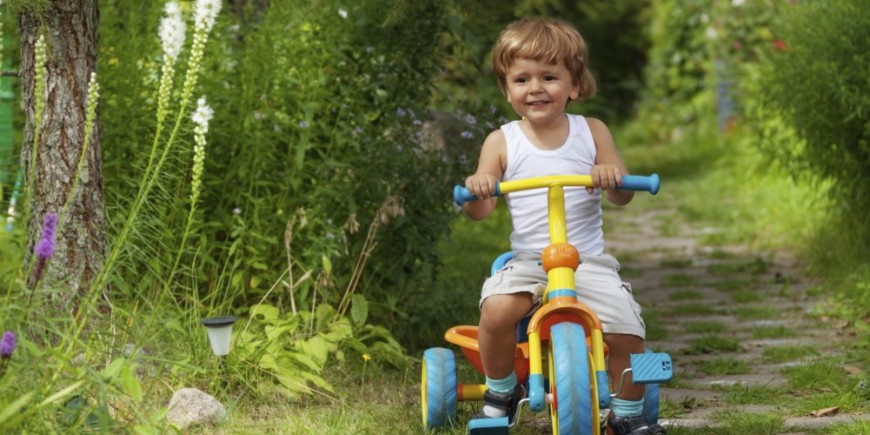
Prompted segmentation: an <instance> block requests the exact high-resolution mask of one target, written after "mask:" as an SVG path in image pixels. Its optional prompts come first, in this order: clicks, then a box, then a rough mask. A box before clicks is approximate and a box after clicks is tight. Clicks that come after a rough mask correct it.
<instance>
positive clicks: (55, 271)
mask: <svg viewBox="0 0 870 435" xmlns="http://www.w3.org/2000/svg"><path fill="white" fill-rule="evenodd" d="M98 18H99V8H98V7H97V0H51V1H50V6H48V7H47V8H46V9H45V10H44V11H43V12H42V13H41V14H39V13H38V12H35V11H24V12H22V13H21V14H20V15H19V16H18V24H19V26H18V31H19V34H20V36H21V70H20V71H21V78H22V96H23V106H24V107H23V109H24V111H25V114H26V118H27V123H26V126H25V131H24V144H23V147H22V153H21V160H22V166H23V168H24V169H25V170H24V173H25V174H27V176H28V178H27V179H26V181H27V183H26V185H27V186H32V190H31V191H30V195H29V207H28V208H29V221H28V222H27V228H28V229H27V245H26V246H27V253H28V254H27V255H26V256H25V270H31V271H32V270H34V269H35V268H34V267H31V265H32V264H35V263H34V261H35V260H36V259H35V257H34V256H33V248H34V246H35V245H36V244H37V242H38V241H39V238H40V235H41V231H42V222H43V218H44V216H45V215H46V214H47V213H57V214H58V232H57V234H56V245H55V251H54V255H53V256H52V257H51V258H50V259H49V260H48V262H47V264H46V267H45V269H44V272H43V274H42V278H41V280H39V281H38V282H37V280H36V279H35V278H34V276H30V277H28V286H29V287H30V288H34V287H38V288H45V289H51V290H53V291H52V292H51V293H50V294H51V295H52V303H51V305H53V308H54V309H56V310H58V311H59V313H58V314H63V313H70V312H73V311H75V310H76V309H77V307H78V299H79V296H81V294H82V293H83V292H84V291H85V290H87V289H88V287H89V284H90V282H91V281H92V280H93V278H94V277H95V276H96V274H97V273H98V272H99V270H100V268H101V267H102V265H103V261H104V260H105V248H106V216H105V211H104V209H103V185H102V183H103V177H102V161H101V159H100V155H101V152H100V129H99V122H98V120H99V116H97V118H96V119H95V121H94V126H93V130H92V132H91V137H90V139H89V141H88V148H87V150H86V151H85V150H84V144H85V116H86V113H87V112H86V109H87V108H86V106H87V92H88V81H89V79H90V75H91V72H93V71H95V70H96V66H97V22H98ZM40 26H42V27H40ZM40 34H42V35H44V37H45V42H46V47H47V49H46V52H47V58H48V60H47V62H46V64H45V65H34V63H35V56H34V45H35V44H36V41H37V40H38V38H39V35H40ZM36 68H45V77H46V86H45V94H44V95H33V93H34V83H35V80H34V78H35V72H36ZM37 98H43V99H44V101H45V109H44V112H43V114H42V127H41V129H40V134H39V144H38V145H37V147H36V150H37V151H36V163H35V164H34V165H33V166H34V167H33V168H31V155H32V154H33V150H34V144H33V141H34V136H35V135H34V127H35V120H34V116H35V111H34V102H35V101H36V99H37ZM83 151H84V154H85V156H84V159H83V160H82V158H81V157H82V152H83ZM80 160H81V161H82V165H83V167H82V169H81V171H80V174H79V182H78V186H77V187H76V191H75V192H72V191H71V190H72V188H73V182H74V180H73V178H74V177H75V174H76V173H77V169H78V166H79V161H80ZM31 174H32V176H33V177H32V179H30V178H29V177H30V176H31ZM67 202H69V206H68V208H67V210H66V212H65V213H63V210H64V206H65V204H67Z"/></svg>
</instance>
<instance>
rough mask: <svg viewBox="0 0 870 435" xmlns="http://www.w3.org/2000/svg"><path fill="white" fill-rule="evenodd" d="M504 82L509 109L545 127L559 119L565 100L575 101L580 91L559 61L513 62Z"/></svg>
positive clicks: (525, 60) (566, 102) (517, 60)
mask: <svg viewBox="0 0 870 435" xmlns="http://www.w3.org/2000/svg"><path fill="white" fill-rule="evenodd" d="M505 79H506V80H505V81H506V83H507V99H508V101H509V102H510V103H511V106H513V108H514V110H515V111H516V112H517V114H519V115H521V116H524V117H525V118H526V119H527V120H528V121H529V122H532V123H543V124H546V123H549V122H552V121H554V120H556V119H558V118H561V117H562V116H563V114H564V113H565V106H566V105H567V104H568V101H569V99H570V100H573V99H576V98H577V96H578V94H579V92H580V88H579V86H577V85H576V84H575V83H574V80H573V77H571V73H570V72H569V71H568V68H566V67H565V64H564V63H563V62H559V63H558V64H556V65H551V64H549V63H546V62H540V61H537V60H531V59H523V58H520V59H516V60H515V61H514V63H513V65H511V66H510V67H509V68H508V69H507V75H506V77H505Z"/></svg>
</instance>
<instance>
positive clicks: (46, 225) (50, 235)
mask: <svg viewBox="0 0 870 435" xmlns="http://www.w3.org/2000/svg"><path fill="white" fill-rule="evenodd" d="M56 229H57V214H55V213H46V214H45V218H43V221H42V237H41V238H40V239H39V242H38V243H37V244H36V248H34V250H33V252H34V253H35V254H36V256H37V257H39V259H41V260H47V259H48V258H49V257H51V255H52V254H54V232H55V230H56Z"/></svg>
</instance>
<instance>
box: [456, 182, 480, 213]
mask: <svg viewBox="0 0 870 435" xmlns="http://www.w3.org/2000/svg"><path fill="white" fill-rule="evenodd" d="M476 199H477V197H476V196H474V195H472V194H471V192H469V191H468V189H466V188H464V187H462V186H460V185H458V184H457V185H456V186H453V202H455V203H456V205H458V206H460V207H462V204H465V203H466V202H467V201H474V200H476Z"/></svg>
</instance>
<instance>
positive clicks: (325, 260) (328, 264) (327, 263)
mask: <svg viewBox="0 0 870 435" xmlns="http://www.w3.org/2000/svg"><path fill="white" fill-rule="evenodd" d="M320 262H321V263H323V270H325V271H326V274H327V275H332V262H331V261H329V257H327V256H326V254H323V255H321V256H320Z"/></svg>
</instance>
